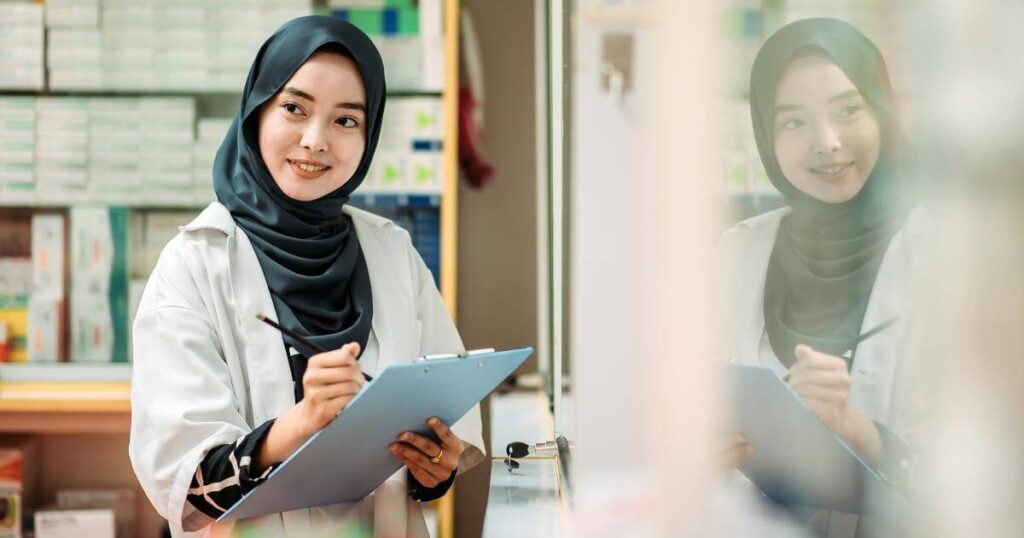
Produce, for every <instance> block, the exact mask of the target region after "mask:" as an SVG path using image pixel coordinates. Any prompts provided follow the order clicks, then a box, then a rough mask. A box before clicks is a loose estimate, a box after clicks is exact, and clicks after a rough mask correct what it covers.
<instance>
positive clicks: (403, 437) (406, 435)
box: [402, 433, 412, 441]
mask: <svg viewBox="0 0 1024 538" xmlns="http://www.w3.org/2000/svg"><path fill="white" fill-rule="evenodd" d="M402 440H403V441H410V440H412V436H411V435H409V434H407V433H403V434H402Z"/></svg>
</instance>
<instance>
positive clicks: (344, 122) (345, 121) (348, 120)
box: [335, 116, 359, 128]
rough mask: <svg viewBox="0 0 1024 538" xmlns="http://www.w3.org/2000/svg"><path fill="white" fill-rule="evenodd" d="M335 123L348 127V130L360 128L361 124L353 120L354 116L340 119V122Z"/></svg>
mask: <svg viewBox="0 0 1024 538" xmlns="http://www.w3.org/2000/svg"><path fill="white" fill-rule="evenodd" d="M335 123H337V124H338V125H341V126H342V127H348V128H352V127H358V126H359V122H358V121H356V119H355V118H353V117H352V116H343V117H341V118H338V121H336V122H335Z"/></svg>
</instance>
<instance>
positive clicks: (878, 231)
mask: <svg viewBox="0 0 1024 538" xmlns="http://www.w3.org/2000/svg"><path fill="white" fill-rule="evenodd" d="M891 103H892V92H891V89H890V86H889V77H888V73H887V71H886V67H885V62H884V61H883V60H882V56H881V54H880V52H879V51H878V49H877V48H876V47H875V45H874V44H873V43H871V42H870V41H869V40H868V39H867V38H866V37H864V35H863V34H861V33H860V32H859V31H858V30H857V29H855V28H854V27H853V26H851V25H849V24H848V23H845V22H842V21H838V20H835V19H822V18H817V19H805V20H801V21H797V22H794V23H791V24H789V25H787V26H785V27H783V28H781V29H780V30H779V31H778V32H776V33H775V34H774V35H772V36H771V37H770V38H769V39H768V40H767V41H766V42H765V43H764V45H763V46H762V48H761V50H760V52H759V53H758V55H757V58H756V60H755V61H754V65H753V68H752V72H751V81H750V104H751V119H752V122H753V127H754V134H755V139H756V142H757V148H758V152H759V153H760V155H761V161H762V163H763V164H764V167H765V170H766V171H767V173H768V176H769V178H770V179H771V182H772V184H773V185H775V187H776V188H777V189H778V190H779V191H780V192H781V193H782V194H783V196H784V197H785V201H786V205H787V206H788V207H785V208H782V209H779V210H776V211H772V212H769V213H766V214H764V215H759V216H757V217H754V218H752V219H748V220H746V221H743V222H741V223H739V224H738V225H736V226H735V227H733V228H732V229H730V230H728V231H727V232H726V233H725V234H724V235H723V237H722V241H721V246H720V248H721V260H722V263H723V267H722V270H723V273H724V274H725V275H726V276H725V283H724V297H723V298H722V300H723V302H724V304H727V305H729V308H728V309H726V314H727V315H726V318H725V319H727V320H728V321H725V322H724V323H725V324H726V327H728V328H729V331H728V334H729V341H728V342H726V343H724V347H725V348H726V349H728V350H729V354H730V356H732V357H734V358H736V360H737V361H739V362H741V363H748V364H757V365H761V366H767V367H769V368H773V369H777V370H779V371H780V372H785V371H786V370H788V371H789V372H788V375H787V376H786V379H787V381H788V383H789V385H790V387H791V388H792V389H793V391H794V392H795V393H796V394H797V395H798V396H799V397H800V398H801V399H803V401H804V402H805V403H806V404H807V407H808V408H809V409H810V410H811V411H812V412H813V413H814V414H815V415H816V416H817V417H818V419H820V420H821V422H822V423H823V424H824V425H825V426H826V427H827V428H829V429H830V430H832V431H833V432H834V433H836V434H837V435H839V436H840V437H841V438H842V439H843V440H844V441H845V442H846V443H847V444H848V445H849V446H850V447H851V448H852V449H853V450H855V451H856V452H857V453H858V454H859V455H860V456H861V457H862V458H863V459H864V460H865V461H866V462H868V463H869V464H870V465H874V466H876V467H878V468H879V469H880V470H882V471H884V473H885V474H886V475H887V476H889V477H890V478H893V479H894V480H896V481H898V482H899V481H905V480H908V479H909V474H908V470H909V469H910V461H909V459H908V458H909V456H907V454H908V453H910V449H911V448H912V447H911V446H910V444H909V441H908V439H909V434H908V433H909V432H912V431H913V428H914V427H916V425H917V424H915V422H914V421H915V420H916V419H915V418H914V417H915V413H916V412H917V410H916V409H914V408H913V407H912V406H911V405H910V404H908V403H906V402H904V401H901V400H899V399H898V398H897V397H896V396H894V395H896V394H900V393H903V391H907V390H911V389H912V388H914V387H915V383H916V382H917V380H915V379H914V378H913V376H908V375H906V374H905V370H903V369H901V368H900V367H898V366H897V363H899V362H900V359H901V357H899V356H898V354H899V353H900V349H901V346H902V345H903V341H904V339H905V338H906V337H907V333H906V327H907V324H904V323H893V320H900V321H904V320H907V319H908V318H911V317H913V314H914V311H913V306H914V301H913V299H914V298H913V296H912V294H911V292H910V290H909V289H908V286H907V285H906V283H907V282H908V281H909V280H910V278H909V275H910V271H911V268H912V267H915V266H920V264H921V263H922V261H921V259H920V258H921V257H922V255H923V252H922V248H921V246H922V243H924V235H925V234H924V233H923V232H924V231H925V230H924V228H925V226H924V225H925V223H926V216H925V215H924V214H923V211H921V210H920V209H919V208H917V207H915V204H914V203H913V200H912V199H910V198H909V197H905V196H904V194H903V191H902V189H901V187H902V185H901V183H903V182H905V178H902V177H901V174H900V169H899V167H898V166H897V165H898V163H897V159H896V155H897V149H898V148H897V142H898V139H899V137H898V136H897V132H898V129H897V128H896V125H895V118H896V115H895V114H894V113H893V111H892V110H891V106H890V105H891ZM737 320H740V322H739V323H737ZM890 326H891V327H894V328H892V329H887V330H886V331H884V332H882V334H881V335H880V336H876V337H874V338H872V339H870V340H867V339H866V338H865V337H864V336H863V335H866V334H874V333H876V332H881V331H879V330H877V329H878V327H890ZM734 433H738V434H741V435H739V436H733V437H729V436H726V437H724V438H723V439H722V449H723V450H722V454H723V461H726V462H727V463H726V465H727V466H732V467H735V466H737V465H740V464H742V462H743V461H744V460H745V459H746V458H750V457H754V458H757V457H760V456H759V452H758V447H751V446H750V445H748V444H746V439H745V438H744V437H743V436H742V434H743V433H744V432H734ZM798 441H799V440H798ZM763 450H764V454H770V449H769V448H767V447H765V448H764V449H763ZM794 450H795V448H794ZM765 457H770V456H765ZM762 461H764V460H762ZM790 511H791V512H792V514H793V515H795V517H796V518H797V519H798V520H800V523H801V524H804V525H806V526H807V528H808V529H810V530H812V531H813V532H814V533H815V534H817V535H820V536H825V535H827V536H850V534H849V532H848V531H849V530H850V529H854V530H855V529H856V528H857V525H858V524H859V523H861V522H860V521H858V519H857V517H856V516H853V515H850V514H840V513H838V512H830V511H828V510H819V511H815V510H813V509H808V510H803V511H801V510H800V509H799V508H794V507H790ZM851 518H853V519H852V521H851ZM862 528H863V527H862ZM844 529H845V530H844ZM858 535H860V534H858Z"/></svg>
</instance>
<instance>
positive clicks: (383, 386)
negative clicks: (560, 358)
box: [217, 348, 533, 523]
mask: <svg viewBox="0 0 1024 538" xmlns="http://www.w3.org/2000/svg"><path fill="white" fill-rule="evenodd" d="M531 353H533V349H532V348H522V349H514V350H509V351H499V352H493V351H489V352H485V353H470V354H469V355H467V356H457V357H455V358H444V359H430V360H422V359H420V360H417V361H416V362H413V363H410V364H400V365H392V366H388V367H387V368H385V369H384V370H383V371H382V372H381V373H380V374H378V375H377V377H375V378H374V379H373V381H370V382H369V383H367V384H366V385H365V386H364V387H363V390H362V391H361V392H360V393H359V394H357V395H356V397H355V398H353V399H352V401H351V402H349V404H348V405H347V406H346V407H345V410H344V411H342V413H341V414H340V415H338V417H337V418H335V419H334V420H333V421H332V422H331V423H330V424H328V425H327V426H325V427H324V428H323V429H321V430H320V431H318V432H316V433H315V434H313V435H312V436H310V438H309V439H308V440H307V441H306V442H305V443H304V444H303V445H302V446H301V447H299V449H298V450H296V451H295V453H293V454H292V455H291V456H290V457H289V458H288V459H286V460H285V461H284V462H282V463H281V464H280V465H279V466H278V467H277V468H276V469H274V471H273V472H272V473H271V474H270V476H268V477H267V480H266V481H265V482H264V483H262V484H260V485H259V486H258V487H256V488H254V489H253V490H252V491H250V492H249V493H248V494H247V495H245V496H244V497H242V498H241V499H240V500H239V501H238V502H237V503H235V505H234V506H232V507H231V508H230V509H229V510H228V511H227V512H225V513H224V514H222V515H221V516H220V517H219V518H218V519H217V522H218V523H221V522H225V521H232V520H236V519H242V518H250V517H255V516H261V515H266V514H273V513H277V512H286V511H288V510H295V509H299V508H311V507H315V506H324V505H329V504H335V503H342V502H351V501H358V500H360V499H362V498H364V497H366V496H367V495H369V494H370V493H372V492H373V490H375V489H377V487H378V486H380V485H381V484H382V483H384V481H385V480H387V479H388V478H389V477H391V475H393V474H395V472H396V471H398V470H399V469H400V468H401V467H402V463H401V462H400V461H398V459H396V458H395V457H394V456H393V455H392V454H391V452H389V451H388V445H389V444H390V443H393V442H395V441H396V440H397V439H398V435H399V434H400V433H402V432H405V431H412V432H416V433H420V434H424V435H429V436H433V431H432V430H430V429H429V428H428V427H427V425H426V420H427V419H428V418H430V417H435V416H436V417H438V418H440V419H441V420H443V421H444V422H445V423H446V424H455V422H457V421H458V420H459V419H460V418H462V416H463V415H465V414H466V413H467V412H469V410H470V409H472V408H473V406H474V405H476V404H477V403H478V402H479V401H480V400H482V399H484V398H485V397H486V396H487V395H488V394H490V393H491V391H492V390H494V388H495V387H497V386H498V384H499V383H501V382H502V381H503V380H504V379H505V378H507V377H508V376H509V375H510V374H511V373H512V372H513V371H515V369H516V368H518V367H519V365H521V364H522V363H523V361H525V360H526V358H527V357H529V356H530V354H531Z"/></svg>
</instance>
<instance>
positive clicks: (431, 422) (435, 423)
mask: <svg viewBox="0 0 1024 538" xmlns="http://www.w3.org/2000/svg"><path fill="white" fill-rule="evenodd" d="M427 423H428V424H430V425H431V426H437V423H438V420H437V419H436V418H432V419H430V420H428V421H427Z"/></svg>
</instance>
